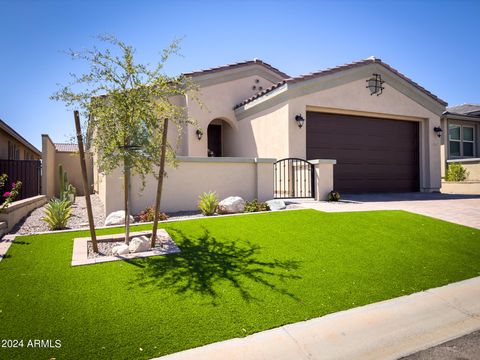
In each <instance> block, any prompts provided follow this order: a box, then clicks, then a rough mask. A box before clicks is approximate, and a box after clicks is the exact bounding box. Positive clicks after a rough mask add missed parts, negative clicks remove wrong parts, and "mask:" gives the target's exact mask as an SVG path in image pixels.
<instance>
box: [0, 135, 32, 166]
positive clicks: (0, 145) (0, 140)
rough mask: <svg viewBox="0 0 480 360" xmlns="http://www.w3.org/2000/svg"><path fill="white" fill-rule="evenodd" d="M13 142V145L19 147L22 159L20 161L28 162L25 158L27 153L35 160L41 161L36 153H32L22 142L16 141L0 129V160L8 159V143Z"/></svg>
mask: <svg viewBox="0 0 480 360" xmlns="http://www.w3.org/2000/svg"><path fill="white" fill-rule="evenodd" d="M9 141H10V142H11V143H12V144H16V145H17V146H18V149H19V150H20V151H19V153H20V154H19V155H20V157H19V158H18V160H26V158H25V151H27V153H28V154H30V155H31V156H33V159H34V160H40V156H38V155H37V154H36V153H34V152H33V151H31V150H30V149H29V148H27V147H26V146H25V145H23V144H22V143H21V142H20V141H18V140H17V139H15V138H14V137H13V136H11V135H10V134H7V133H6V132H5V131H3V130H2V129H0V159H8V142H9Z"/></svg>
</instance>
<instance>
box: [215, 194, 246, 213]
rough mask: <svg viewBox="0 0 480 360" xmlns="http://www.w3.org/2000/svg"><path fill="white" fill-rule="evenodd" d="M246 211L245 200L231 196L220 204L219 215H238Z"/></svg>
mask: <svg viewBox="0 0 480 360" xmlns="http://www.w3.org/2000/svg"><path fill="white" fill-rule="evenodd" d="M244 211H245V200H243V199H242V198H241V197H240V196H229V197H227V198H226V199H223V200H222V201H220V202H219V203H218V207H217V212H218V213H219V214H236V213H243V212H244Z"/></svg>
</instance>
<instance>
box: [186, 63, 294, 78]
mask: <svg viewBox="0 0 480 360" xmlns="http://www.w3.org/2000/svg"><path fill="white" fill-rule="evenodd" d="M254 64H257V65H261V66H263V67H265V68H267V69H268V70H270V71H273V72H274V73H276V74H277V75H280V76H281V77H282V78H288V77H289V76H288V75H287V74H285V73H284V72H283V71H280V70H279V69H277V68H275V67H273V66H272V65H270V64H267V63H266V62H264V61H262V60H259V59H253V60H247V61H242V62H237V63H234V64H227V65H222V66H218V67H214V68H210V69H204V70H198V71H192V72H188V73H184V74H183V75H185V76H199V75H205V74H210V73H215V72H220V71H225V70H230V69H235V68H239V67H243V66H249V65H254Z"/></svg>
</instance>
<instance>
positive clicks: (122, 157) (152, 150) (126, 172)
mask: <svg viewBox="0 0 480 360" xmlns="http://www.w3.org/2000/svg"><path fill="white" fill-rule="evenodd" d="M99 39H100V40H101V41H102V42H103V43H105V44H106V47H105V48H103V49H99V48H97V47H94V48H93V49H91V50H86V51H82V52H73V51H69V54H70V56H71V57H72V58H73V59H81V60H84V61H86V62H88V64H89V66H90V68H89V71H88V72H86V73H85V74H81V75H75V74H71V76H72V81H71V82H70V83H69V84H68V85H66V86H64V87H62V88H61V89H60V90H59V91H57V92H56V93H55V94H54V95H52V99H54V100H59V101H63V102H65V103H66V105H67V107H68V108H72V107H73V108H77V109H80V110H81V112H82V114H83V115H84V118H86V119H88V123H87V124H86V125H87V126H83V128H84V129H87V128H88V133H89V134H93V135H92V136H91V138H90V139H89V141H90V146H91V147H92V148H93V149H94V151H95V152H96V153H97V165H98V167H99V170H100V171H101V172H103V173H105V174H108V173H111V172H112V171H113V170H115V169H117V168H118V167H122V168H123V179H124V184H123V187H124V209H125V241H126V242H127V243H128V242H129V225H130V224H129V216H130V200H129V195H130V176H131V174H136V175H139V177H140V179H141V181H142V185H143V186H144V185H145V178H146V176H147V175H148V174H155V171H156V168H157V167H158V166H160V165H161V162H162V161H164V162H165V161H166V162H167V163H168V164H169V165H172V166H174V165H175V147H174V144H170V143H168V142H167V141H166V137H164V136H163V133H164V131H163V130H164V126H165V127H166V126H167V121H165V119H168V120H169V121H170V123H171V124H173V125H174V126H176V128H177V134H178V137H177V141H176V142H177V143H178V142H179V140H180V136H181V134H182V129H183V127H184V126H185V125H186V124H188V123H193V121H192V120H191V119H189V118H188V114H187V113H186V110H185V108H184V107H182V106H179V105H175V104H174V103H173V102H172V100H173V99H175V98H176V97H177V96H186V95H187V93H188V94H189V96H192V97H194V98H195V93H196V86H195V85H194V84H193V83H192V82H191V80H190V79H189V78H187V77H184V76H182V75H180V76H176V77H170V76H167V75H165V74H163V73H162V70H163V67H164V65H165V63H166V62H167V60H168V59H169V57H170V56H171V55H173V54H177V53H178V50H179V41H178V40H176V41H174V42H172V43H171V44H170V45H169V46H168V47H167V48H166V49H164V50H163V53H162V55H161V58H160V60H159V62H158V63H157V64H156V65H155V66H150V65H145V64H138V63H136V62H135V61H134V54H135V50H134V49H133V47H132V46H129V45H127V44H125V43H123V42H122V41H119V40H117V39H116V38H115V37H113V36H99ZM165 130H166V129H165ZM164 139H165V143H163V140H164ZM162 148H163V149H164V151H163V152H162ZM162 154H163V156H162ZM162 159H163V160H162ZM155 176H156V177H157V179H158V180H159V181H161V179H163V176H164V172H163V171H161V172H160V173H159V175H158V176H157V175H155ZM142 188H143V187H142ZM157 212H158V209H157Z"/></svg>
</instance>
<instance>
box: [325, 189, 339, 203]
mask: <svg viewBox="0 0 480 360" xmlns="http://www.w3.org/2000/svg"><path fill="white" fill-rule="evenodd" d="M327 200H328V201H338V200H340V193H339V192H338V191H330V192H329V193H328V196H327Z"/></svg>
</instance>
